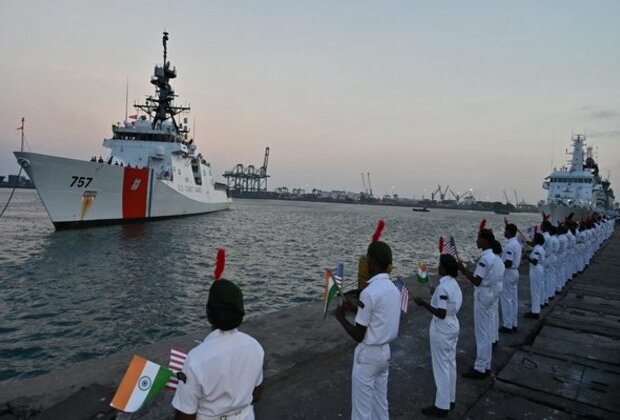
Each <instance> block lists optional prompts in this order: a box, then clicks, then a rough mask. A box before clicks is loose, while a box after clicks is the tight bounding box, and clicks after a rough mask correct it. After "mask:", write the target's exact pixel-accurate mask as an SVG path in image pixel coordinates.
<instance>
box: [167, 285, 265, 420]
mask: <svg viewBox="0 0 620 420" xmlns="http://www.w3.org/2000/svg"><path fill="white" fill-rule="evenodd" d="M244 315H245V311H244V309H243V294H242V293H241V289H239V287H237V286H236V285H235V284H234V283H232V282H230V281H228V280H217V281H215V282H213V284H212V285H211V289H210V290H209V298H208V300H207V318H208V320H209V323H210V324H211V326H212V328H213V330H212V331H211V332H210V333H209V335H207V338H205V340H204V341H203V342H202V343H201V344H199V345H198V346H197V347H194V348H193V349H192V350H191V351H190V352H189V354H188V355H187V359H186V360H185V364H184V366H183V372H182V373H183V375H181V376H180V378H179V379H180V380H179V386H178V388H177V391H176V393H175V395H174V398H173V400H172V406H173V407H174V408H175V409H176V419H177V420H194V419H200V420H202V419H204V420H211V419H220V418H226V419H227V420H254V410H253V408H252V403H254V402H256V401H258V400H259V398H260V394H261V384H262V382H263V360H264V356H265V352H264V351H263V348H262V347H261V345H260V344H259V343H258V341H256V340H255V339H254V338H252V337H250V336H249V335H247V334H245V333H242V332H241V331H239V330H238V329H237V328H238V327H239V325H241V322H242V321H243V316H244Z"/></svg>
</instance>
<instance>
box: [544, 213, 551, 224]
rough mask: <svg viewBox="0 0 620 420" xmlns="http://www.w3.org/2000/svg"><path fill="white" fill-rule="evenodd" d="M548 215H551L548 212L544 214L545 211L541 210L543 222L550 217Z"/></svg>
mask: <svg viewBox="0 0 620 420" xmlns="http://www.w3.org/2000/svg"><path fill="white" fill-rule="evenodd" d="M550 216H551V215H550V214H545V213H544V212H543V222H545V221H547V220H549V217H550Z"/></svg>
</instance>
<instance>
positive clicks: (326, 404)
mask: <svg viewBox="0 0 620 420" xmlns="http://www.w3.org/2000/svg"><path fill="white" fill-rule="evenodd" d="M618 235H619V232H618V230H616V232H615V233H614V234H613V235H612V237H611V239H610V240H609V241H608V242H607V243H606V244H605V245H604V247H603V248H602V249H601V251H600V252H599V254H598V255H597V256H596V257H595V258H594V260H593V261H592V263H591V264H590V267H589V268H587V269H586V270H585V271H584V273H582V274H579V275H577V276H576V278H575V279H573V280H572V281H571V282H569V283H568V284H567V286H566V288H565V290H564V292H563V293H562V295H560V296H556V297H555V299H554V300H553V301H551V305H549V306H548V307H547V308H545V309H544V310H543V312H542V317H541V319H540V320H528V319H524V318H523V314H524V313H525V312H527V311H528V310H529V286H528V284H529V281H528V278H527V275H526V274H525V272H522V274H521V277H520V282H519V297H520V302H519V330H518V332H517V333H514V334H508V335H501V336H500V343H499V346H498V347H497V348H496V349H495V350H494V354H493V368H494V369H493V370H494V373H493V375H492V377H491V378H489V379H486V380H482V381H472V380H467V379H462V378H461V377H460V373H461V372H464V371H466V370H467V369H469V367H470V366H471V365H472V364H473V361H474V358H475V340H474V332H473V302H472V294H473V292H472V287H471V286H470V285H468V284H467V281H466V280H464V279H462V278H459V283H460V285H461V288H462V290H463V297H464V299H463V306H462V308H461V311H460V312H459V321H460V325H461V332H460V337H459V343H458V350H457V369H458V372H459V377H458V379H457V403H456V408H455V410H453V411H452V412H451V413H450V416H449V418H454V419H456V418H467V419H481V418H484V419H493V418H498V419H499V418H502V419H505V418H512V419H521V418H522V419H540V418H546V419H565V418H577V417H584V416H587V417H588V418H600V419H611V418H620V287H619V284H618V283H620V240H619V238H618ZM412 287H415V285H412ZM321 309H322V308H321V304H320V303H319V302H316V303H310V304H304V305H299V306H297V307H293V308H290V309H286V310H283V311H278V312H274V313H269V314H264V315H260V316H256V317H252V318H249V319H248V320H247V321H246V322H244V324H243V325H242V330H243V331H245V332H247V333H249V334H251V335H253V336H254V337H256V338H257V339H258V340H259V341H260V342H261V344H262V345H263V347H264V348H265V352H266V365H265V382H264V388H265V389H264V392H263V399H262V400H261V401H260V402H259V403H258V404H257V405H256V406H255V412H256V416H257V418H259V419H318V418H320V419H343V418H349V417H350V401H351V389H350V388H351V367H352V357H353V349H354V347H355V343H354V342H353V341H352V340H351V339H350V338H349V337H348V336H347V335H346V333H345V332H344V330H343V329H342V328H341V327H340V325H339V324H338V323H337V321H336V320H335V319H334V318H333V317H328V318H327V319H326V320H325V321H324V320H323V319H322V310H321ZM429 323H430V314H428V312H426V311H424V310H422V309H420V308H416V307H415V304H414V303H413V302H411V307H410V311H409V313H408V314H406V315H403V317H402V320H401V326H400V334H399V337H398V339H397V340H396V341H395V342H394V343H393V344H392V362H391V368H390V381H389V391H388V393H389V403H390V417H391V418H392V419H413V418H423V417H422V416H421V414H420V412H419V410H420V408H422V407H426V406H428V405H431V404H432V403H433V402H434V398H435V385H434V381H433V376H432V369H431V357H430V347H429V339H428V327H429ZM205 335H206V327H205V331H204V332H196V333H194V334H190V335H187V336H182V337H176V338H173V339H170V340H168V341H166V342H160V343H157V344H153V345H149V346H144V347H142V348H139V349H135V350H134V351H132V352H123V353H119V354H116V355H114V356H111V357H108V358H104V359H98V360H94V361H91V362H87V363H82V364H79V365H75V366H72V367H70V368H69V369H66V370H64V371H59V372H52V373H50V374H47V375H44V376H41V377H37V378H32V379H26V380H23V381H18V382H12V383H8V384H2V385H0V420H13V419H17V418H36V419H58V418H71V419H95V418H97V419H113V418H119V419H164V418H172V416H173V412H172V409H171V407H170V400H171V398H172V395H171V393H168V392H165V393H163V394H162V395H160V397H159V398H158V399H157V400H156V401H154V402H153V403H152V404H151V405H150V406H148V407H145V408H144V409H143V410H141V411H140V412H138V413H136V414H134V415H126V414H122V413H120V414H119V413H116V412H115V411H114V410H112V409H111V408H110V407H109V406H108V404H109V401H110V399H111V397H112V395H113V393H114V390H115V388H116V384H117V383H118V382H119V381H120V378H121V377H122V375H123V372H124V370H125V368H126V366H127V364H128V362H129V360H130V358H131V355H133V354H139V355H142V356H144V357H147V358H148V359H150V360H153V361H155V362H159V363H161V364H164V365H165V364H167V358H168V352H169V350H170V348H171V347H177V348H179V347H180V348H185V349H189V348H191V347H193V346H194V345H195V343H196V340H201V339H202V338H204V336H205Z"/></svg>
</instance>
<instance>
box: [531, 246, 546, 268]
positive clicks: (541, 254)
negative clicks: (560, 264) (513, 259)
mask: <svg viewBox="0 0 620 420" xmlns="http://www.w3.org/2000/svg"><path fill="white" fill-rule="evenodd" d="M530 258H531V259H532V260H534V261H536V262H537V263H538V264H537V265H534V264H532V263H530V266H533V267H538V266H540V267H542V266H543V265H544V264H545V248H543V247H542V246H540V245H536V246H535V247H534V248H533V249H532V252H530Z"/></svg>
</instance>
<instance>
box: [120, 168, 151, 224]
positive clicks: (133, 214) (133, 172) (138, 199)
mask: <svg viewBox="0 0 620 420" xmlns="http://www.w3.org/2000/svg"><path fill="white" fill-rule="evenodd" d="M148 181H149V171H148V169H136V168H124V172H123V219H135V218H142V217H146V216H147V214H146V201H147V200H146V199H147V196H148Z"/></svg>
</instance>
